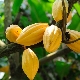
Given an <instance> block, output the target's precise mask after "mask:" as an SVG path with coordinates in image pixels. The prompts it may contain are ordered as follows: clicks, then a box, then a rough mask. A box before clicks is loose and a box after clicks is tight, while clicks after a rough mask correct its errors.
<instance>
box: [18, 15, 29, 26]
mask: <svg viewBox="0 0 80 80" xmlns="http://www.w3.org/2000/svg"><path fill="white" fill-rule="evenodd" d="M20 24H22V25H23V26H24V27H26V26H28V25H29V24H30V22H29V21H28V18H27V17H25V16H21V18H20Z"/></svg>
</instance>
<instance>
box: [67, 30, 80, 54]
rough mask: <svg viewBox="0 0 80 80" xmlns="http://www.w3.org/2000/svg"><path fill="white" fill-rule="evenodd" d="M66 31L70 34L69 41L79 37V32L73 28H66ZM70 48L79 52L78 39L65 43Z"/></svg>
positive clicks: (79, 41)
mask: <svg viewBox="0 0 80 80" xmlns="http://www.w3.org/2000/svg"><path fill="white" fill-rule="evenodd" d="M67 32H69V34H70V39H69V41H74V40H76V39H78V38H80V32H78V31H75V30H69V29H68V30H67ZM66 45H67V46H68V47H69V48H70V49H71V50H73V51H74V52H77V53H80V40H78V41H76V42H73V43H70V44H66Z"/></svg>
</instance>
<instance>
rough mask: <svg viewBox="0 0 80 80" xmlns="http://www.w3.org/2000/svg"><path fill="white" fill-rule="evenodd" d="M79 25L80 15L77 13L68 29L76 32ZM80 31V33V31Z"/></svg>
mask: <svg viewBox="0 0 80 80" xmlns="http://www.w3.org/2000/svg"><path fill="white" fill-rule="evenodd" d="M79 24H80V17H79V16H78V14H77V13H76V14H75V15H74V16H73V17H72V21H71V24H70V25H69V26H68V28H69V29H71V30H76V29H77V27H78V25H79ZM78 31H80V29H79V30H78Z"/></svg>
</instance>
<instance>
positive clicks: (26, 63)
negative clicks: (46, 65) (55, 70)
mask: <svg viewBox="0 0 80 80" xmlns="http://www.w3.org/2000/svg"><path fill="white" fill-rule="evenodd" d="M38 68H39V60H38V58H37V56H36V54H35V53H34V52H33V51H32V50H31V49H30V48H28V49H26V50H24V52H23V55H22V69H23V71H24V73H25V74H26V75H27V77H28V78H29V79H30V80H33V79H34V77H35V75H36V73H37V71H38Z"/></svg>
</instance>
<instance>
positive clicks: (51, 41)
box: [43, 25, 62, 52]
mask: <svg viewBox="0 0 80 80" xmlns="http://www.w3.org/2000/svg"><path fill="white" fill-rule="evenodd" d="M61 41H62V32H61V30H60V28H58V27H57V26H55V25H51V26H49V27H47V28H46V30H45V32H44V35H43V44H44V48H45V49H46V51H47V52H54V51H56V50H57V49H58V48H59V46H60V43H61Z"/></svg>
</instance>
